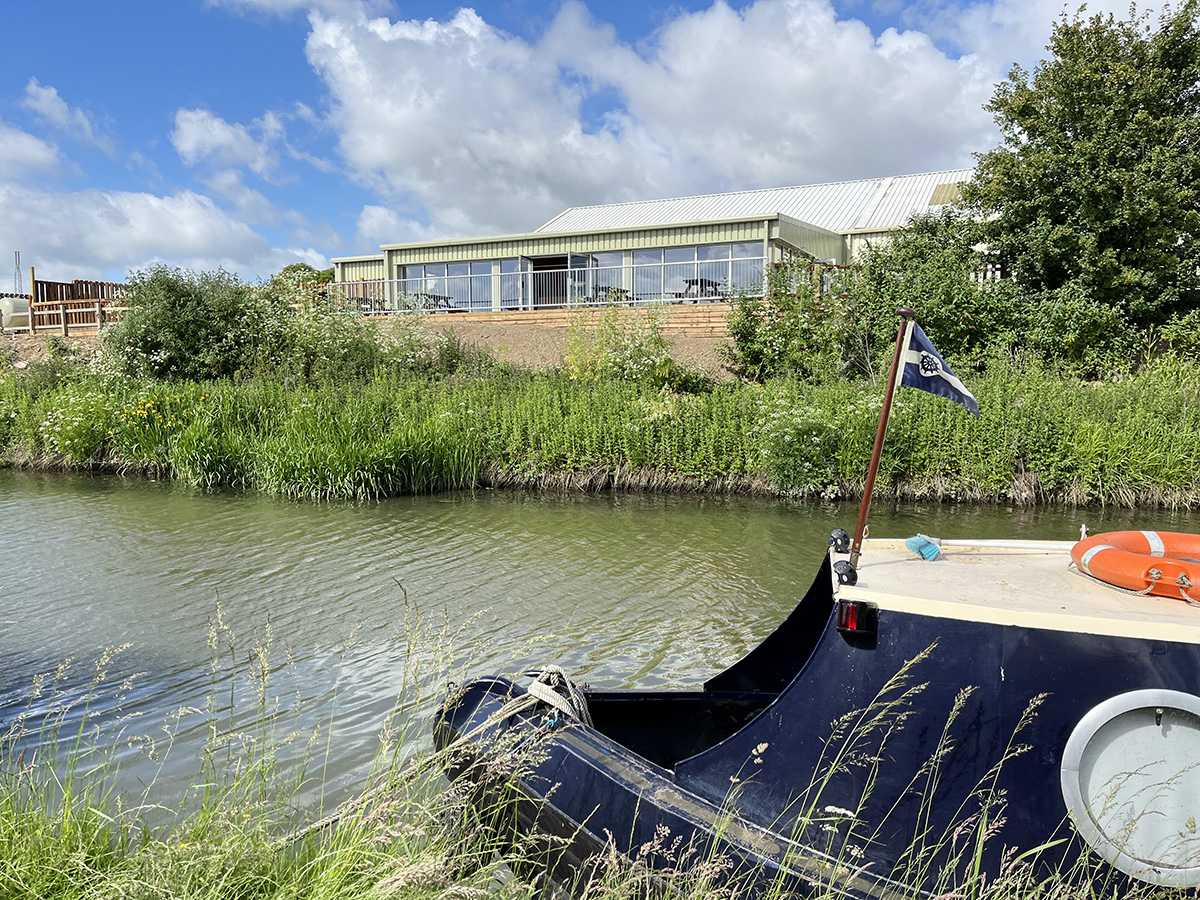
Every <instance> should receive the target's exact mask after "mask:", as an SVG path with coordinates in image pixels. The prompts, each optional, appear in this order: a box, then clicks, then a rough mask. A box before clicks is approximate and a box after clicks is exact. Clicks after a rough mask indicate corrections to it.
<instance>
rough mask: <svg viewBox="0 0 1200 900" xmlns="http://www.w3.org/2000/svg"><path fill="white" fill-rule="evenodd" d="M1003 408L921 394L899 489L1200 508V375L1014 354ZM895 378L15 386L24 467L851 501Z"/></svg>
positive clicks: (902, 407) (199, 481)
mask: <svg viewBox="0 0 1200 900" xmlns="http://www.w3.org/2000/svg"><path fill="white" fill-rule="evenodd" d="M971 386H972V388H973V389H974V391H975V393H976V395H977V396H978V398H979V401H980V405H981V407H982V409H983V416H982V417H981V418H979V419H975V418H973V417H971V416H969V415H967V414H966V413H965V412H963V411H962V410H961V409H960V408H959V407H957V406H955V405H953V404H951V403H948V402H946V401H944V400H941V399H940V398H936V397H933V396H931V395H926V394H924V393H922V392H918V391H912V390H903V391H901V392H900V394H899V397H898V401H897V406H896V408H895V411H894V413H893V420H892V425H891V430H890V431H889V436H888V445H887V447H886V449H885V453H884V456H883V461H882V468H881V473H880V481H879V488H878V489H879V490H880V491H881V492H882V493H883V494H887V493H889V492H890V493H893V494H896V495H900V496H904V497H911V498H927V499H938V500H972V501H974V500H980V501H989V500H990V501H1004V502H1010V503H1067V504H1087V503H1105V504H1117V505H1124V506H1133V505H1151V506H1153V505H1164V506H1171V507H1187V506H1194V505H1196V504H1197V503H1200V403H1198V402H1197V400H1198V398H1200V366H1198V365H1197V364H1196V362H1195V361H1190V360H1184V359H1179V358H1164V359H1162V360H1159V361H1158V362H1157V363H1155V364H1153V365H1151V366H1149V367H1148V368H1146V369H1145V370H1143V371H1142V372H1141V373H1139V374H1137V375H1135V376H1132V377H1130V378H1128V379H1126V380H1123V381H1116V382H1100V383H1091V382H1084V381H1078V380H1070V379H1062V378H1059V377H1057V376H1056V375H1055V374H1053V373H1052V372H1049V371H1047V370H1043V369H1040V368H1038V367H1018V366H1016V365H1014V364H995V365H993V366H992V367H991V368H990V369H989V370H988V371H987V372H986V373H984V374H982V375H979V376H977V377H975V378H974V379H971ZM880 403H881V388H880V387H879V386H877V385H871V384H869V383H866V382H855V381H847V380H843V381H834V382H828V383H824V384H817V385H813V384H807V383H804V382H800V381H796V380H779V381H773V382H769V383H767V384H766V385H761V386H760V385H753V384H742V383H727V384H720V385H715V386H710V387H708V388H705V389H703V390H697V391H694V392H686V391H675V390H672V389H671V388H670V387H656V386H655V385H654V384H653V383H649V382H645V381H623V380H604V379H599V378H590V379H577V378H571V377H569V376H568V375H567V374H564V373H555V372H551V373H528V372H521V371H516V370H512V371H506V372H503V373H501V374H499V375H497V373H496V371H494V370H487V371H484V372H482V373H479V374H467V375H458V376H451V377H444V376H435V375H428V374H420V373H414V372H408V371H397V370H389V371H386V372H380V373H377V375H376V377H374V378H372V379H370V380H368V381H366V382H360V381H355V380H349V381H319V382H312V381H308V380H298V381H297V380H294V379H289V378H284V377H278V376H270V377H267V376H264V377H260V378H256V379H252V380H244V381H236V380H228V379H226V380H219V381H209V382H186V381H184V382H179V381H176V382H160V381H152V380H137V379H127V378H121V377H116V376H112V375H107V376H106V375H103V374H100V373H97V372H94V371H90V370H85V369H75V370H68V371H66V372H65V373H62V374H60V375H59V376H58V377H55V378H53V379H50V378H47V377H45V376H44V375H39V374H38V373H36V372H34V373H33V374H32V375H31V374H18V373H10V374H8V375H6V376H3V377H0V452H2V454H3V458H4V460H6V461H7V462H8V463H10V464H13V465H19V466H31V467H38V468H47V469H81V470H87V469H105V470H111V471H120V472H130V473H139V472H141V473H153V474H156V475H158V476H167V477H172V478H176V479H178V480H180V481H183V482H187V483H190V484H193V485H197V486H200V487H204V488H215V487H233V488H252V489H257V490H261V491H265V492H267V493H270V494H275V495H280V496H288V497H299V498H310V499H315V500H321V499H329V498H352V499H367V498H375V497H382V496H389V495H394V494H403V493H414V492H418V493H419V492H428V491H440V490H448V489H456V488H469V487H473V486H480V485H484V486H487V485H491V486H546V485H566V486H572V487H583V488H592V489H596V488H608V487H614V486H616V487H628V488H642V489H652V490H679V489H683V490H717V491H729V490H732V491H757V492H770V493H779V494H790V495H798V496H826V497H849V496H856V495H857V494H858V493H859V492H860V491H861V487H862V482H863V479H864V477H865V473H866V468H867V462H868V459H869V455H870V448H871V442H872V438H873V436H874V430H875V423H876V420H877V416H878V410H879V406H880Z"/></svg>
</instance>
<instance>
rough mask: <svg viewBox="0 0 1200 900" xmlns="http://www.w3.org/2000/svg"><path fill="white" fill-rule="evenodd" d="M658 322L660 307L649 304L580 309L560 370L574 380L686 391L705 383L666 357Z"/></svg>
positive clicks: (668, 354)
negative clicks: (631, 384)
mask: <svg viewBox="0 0 1200 900" xmlns="http://www.w3.org/2000/svg"><path fill="white" fill-rule="evenodd" d="M663 325H664V315H663V312H662V310H661V309H656V308H653V307H649V308H646V309H630V308H627V307H618V306H610V307H607V308H606V309H603V310H600V311H599V312H598V313H597V312H596V311H595V310H588V311H585V312H581V313H579V314H577V315H576V316H574V317H573V318H572V319H571V325H570V328H571V334H570V337H569V338H568V341H567V350H566V353H565V354H564V355H563V368H564V369H565V371H566V373H567V375H568V377H570V378H572V379H574V380H577V381H592V380H596V379H604V380H609V381H631V382H639V383H647V384H651V385H654V386H655V387H669V388H671V389H673V390H690V391H694V390H701V389H703V388H704V387H707V386H708V384H709V380H708V379H707V378H706V377H705V376H704V375H702V374H701V373H699V372H697V371H695V370H693V369H689V368H688V367H686V366H682V365H680V364H679V363H677V362H675V360H674V359H672V358H671V345H670V342H668V341H667V339H666V337H665V336H664V335H663Z"/></svg>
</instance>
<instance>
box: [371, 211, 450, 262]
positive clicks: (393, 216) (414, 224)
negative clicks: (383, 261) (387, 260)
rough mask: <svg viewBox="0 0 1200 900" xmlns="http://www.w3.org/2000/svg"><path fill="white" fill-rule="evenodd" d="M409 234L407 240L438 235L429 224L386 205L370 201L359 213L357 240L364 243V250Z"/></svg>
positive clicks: (418, 239) (431, 237)
mask: <svg viewBox="0 0 1200 900" xmlns="http://www.w3.org/2000/svg"><path fill="white" fill-rule="evenodd" d="M398 234H404V235H408V237H407V238H406V240H413V241H420V240H434V239H436V237H437V235H436V234H435V233H434V231H433V230H432V229H431V228H429V226H427V225H424V224H422V223H421V222H418V221H416V220H415V219H405V218H402V217H401V216H400V215H398V214H397V213H396V212H395V211H394V210H392V209H389V208H388V207H386V206H376V205H375V204H372V203H368V204H367V205H365V206H364V207H363V208H362V211H361V212H360V213H359V214H358V228H357V231H356V234H355V238H356V240H357V242H358V243H359V244H361V245H364V249H363V250H362V252H364V253H371V252H374V251H375V249H376V248H377V247H378V246H379V245H380V244H386V243H390V242H391V241H394V240H396V235H398Z"/></svg>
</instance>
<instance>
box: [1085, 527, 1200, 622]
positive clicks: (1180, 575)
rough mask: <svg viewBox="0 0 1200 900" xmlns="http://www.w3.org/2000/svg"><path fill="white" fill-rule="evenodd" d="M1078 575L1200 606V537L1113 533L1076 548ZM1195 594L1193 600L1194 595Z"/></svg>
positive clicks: (1088, 538)
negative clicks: (1195, 587) (1083, 574)
mask: <svg viewBox="0 0 1200 900" xmlns="http://www.w3.org/2000/svg"><path fill="white" fill-rule="evenodd" d="M1071 559H1072V560H1074V562H1075V565H1076V566H1077V567H1078V568H1079V571H1081V572H1084V573H1086V574H1087V575H1090V576H1092V577H1093V578H1096V579H1098V580H1100V581H1103V582H1105V583H1106V584H1111V585H1113V586H1114V587H1119V588H1124V589H1125V590H1128V591H1136V592H1137V593H1139V594H1154V595H1155V596H1158V597H1174V598H1175V599H1177V600H1178V599H1183V600H1186V601H1188V602H1189V603H1194V604H1197V605H1200V588H1197V589H1196V590H1195V591H1194V592H1193V590H1192V588H1193V586H1195V585H1198V584H1200V534H1183V533H1179V532H1173V531H1109V532H1107V533H1105V534H1094V535H1092V536H1091V537H1086V538H1084V539H1083V540H1081V541H1080V542H1079V543H1077V544H1076V545H1075V546H1074V547H1072V548H1071ZM1193 593H1194V596H1193Z"/></svg>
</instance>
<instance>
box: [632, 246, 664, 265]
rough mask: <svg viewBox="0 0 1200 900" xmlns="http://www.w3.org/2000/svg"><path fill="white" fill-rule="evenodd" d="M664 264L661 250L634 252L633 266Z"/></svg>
mask: <svg viewBox="0 0 1200 900" xmlns="http://www.w3.org/2000/svg"><path fill="white" fill-rule="evenodd" d="M661 262H662V251H661V250H634V251H633V264H634V265H635V266H645V265H651V264H654V263H661Z"/></svg>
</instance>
